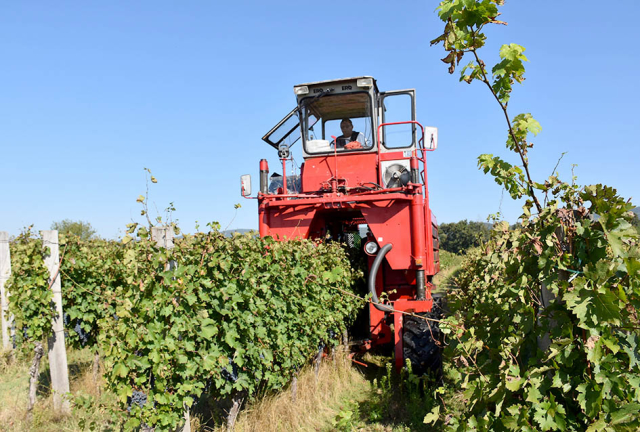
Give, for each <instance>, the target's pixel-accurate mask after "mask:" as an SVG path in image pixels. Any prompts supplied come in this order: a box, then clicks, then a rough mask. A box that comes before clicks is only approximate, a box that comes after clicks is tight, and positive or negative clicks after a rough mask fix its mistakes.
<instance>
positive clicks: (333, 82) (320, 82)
mask: <svg viewBox="0 0 640 432" xmlns="http://www.w3.org/2000/svg"><path fill="white" fill-rule="evenodd" d="M361 78H370V79H372V80H373V88H374V89H375V90H376V92H379V90H378V83H377V82H376V79H375V78H374V77H372V76H369V75H364V76H359V77H351V78H339V79H333V80H325V81H315V82H310V83H303V84H297V85H295V86H293V87H294V88H295V87H300V86H308V87H313V86H318V85H327V84H338V83H342V82H350V81H356V80H359V79H361Z"/></svg>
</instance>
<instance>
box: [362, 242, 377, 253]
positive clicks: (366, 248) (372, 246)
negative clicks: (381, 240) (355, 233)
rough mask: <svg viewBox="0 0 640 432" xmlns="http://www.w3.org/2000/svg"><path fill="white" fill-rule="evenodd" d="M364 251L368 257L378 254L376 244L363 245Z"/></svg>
mask: <svg viewBox="0 0 640 432" xmlns="http://www.w3.org/2000/svg"><path fill="white" fill-rule="evenodd" d="M364 251H365V252H366V253H368V254H369V255H375V253H376V252H378V243H376V242H374V241H370V242H368V243H367V244H365V245H364Z"/></svg>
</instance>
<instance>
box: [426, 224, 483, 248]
mask: <svg viewBox="0 0 640 432" xmlns="http://www.w3.org/2000/svg"><path fill="white" fill-rule="evenodd" d="M438 231H439V233H440V247H441V248H442V249H444V250H446V251H448V252H453V253H461V252H465V251H466V250H467V249H469V248H470V247H474V246H479V245H480V243H482V242H483V241H485V240H487V239H488V238H489V228H488V227H487V225H486V224H484V223H482V222H469V221H467V220H466V219H465V220H462V221H460V222H452V223H444V224H441V225H440V226H439V227H438Z"/></svg>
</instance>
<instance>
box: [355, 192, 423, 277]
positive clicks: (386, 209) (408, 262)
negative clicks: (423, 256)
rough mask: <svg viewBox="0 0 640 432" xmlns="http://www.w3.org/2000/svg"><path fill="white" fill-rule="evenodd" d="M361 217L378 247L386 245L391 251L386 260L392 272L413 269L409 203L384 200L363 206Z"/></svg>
mask: <svg viewBox="0 0 640 432" xmlns="http://www.w3.org/2000/svg"><path fill="white" fill-rule="evenodd" d="M361 211H362V215H363V216H364V218H365V219H366V220H367V224H368V225H369V229H371V232H372V233H373V235H374V237H375V238H376V240H377V241H378V244H379V245H380V247H382V246H384V245H386V244H387V243H392V244H393V249H391V251H390V252H389V253H388V254H387V256H386V259H387V262H388V263H389V265H390V266H391V268H392V269H394V270H404V269H409V268H415V266H414V263H413V259H412V258H411V235H410V233H409V231H410V227H411V214H410V202H409V201H396V200H384V201H378V202H371V203H369V204H368V205H363V206H362V208H361Z"/></svg>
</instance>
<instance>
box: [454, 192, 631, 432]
mask: <svg viewBox="0 0 640 432" xmlns="http://www.w3.org/2000/svg"><path fill="white" fill-rule="evenodd" d="M552 194H553V199H552V200H551V201H550V204H549V205H548V206H547V207H546V208H545V209H544V212H543V214H541V215H540V216H539V217H537V218H535V219H532V220H530V219H529V217H528V216H525V215H523V217H522V218H521V221H522V225H521V226H520V227H518V228H516V229H514V230H508V227H507V226H506V224H503V225H501V226H498V227H497V228H496V229H495V230H494V231H493V232H492V239H491V241H490V242H489V243H488V245H487V246H486V251H484V252H485V253H482V252H480V251H475V252H474V253H473V254H472V255H471V256H470V258H469V262H468V263H467V265H466V266H464V268H463V271H462V273H461V274H459V278H458V281H457V283H458V286H460V287H461V290H459V291H456V292H453V293H451V294H450V296H449V301H450V307H451V309H452V310H454V311H455V313H454V314H453V316H452V317H450V318H448V319H447V321H448V322H449V323H450V324H451V325H452V327H450V328H449V329H445V330H444V331H445V332H448V333H449V334H450V338H452V339H451V341H450V345H449V347H448V350H447V354H448V356H449V357H450V359H451V360H452V361H453V362H454V364H455V365H457V368H455V369H451V370H450V376H451V377H452V378H453V379H454V380H455V381H456V382H457V383H458V385H460V386H461V387H462V388H463V389H464V390H465V398H467V399H468V401H469V411H468V412H466V413H465V414H464V416H463V418H461V419H459V421H458V420H456V421H454V422H453V423H452V429H453V430H475V429H473V428H469V427H468V425H477V426H476V429H477V430H575V431H581V430H587V429H588V428H590V427H591V428H592V429H589V430H605V428H607V427H609V428H615V427H616V425H621V424H625V425H626V426H627V427H633V428H636V427H638V426H639V425H640V422H639V420H640V417H639V413H638V411H637V410H635V409H636V408H637V407H638V406H640V405H638V404H640V386H639V384H640V362H638V360H639V359H640V353H639V351H638V342H639V341H640V333H639V332H638V324H639V323H638V316H637V310H638V307H640V251H639V249H638V235H637V233H636V232H635V230H629V229H628V226H629V219H630V218H629V216H628V213H627V212H628V209H629V206H630V204H626V203H625V201H624V200H623V199H621V198H620V197H619V196H617V195H616V194H615V191H614V190H613V189H611V188H607V187H603V186H600V185H598V186H590V187H585V188H583V189H578V188H577V187H576V186H570V185H568V184H565V183H562V184H560V185H558V186H557V187H556V188H555V192H553V193H552ZM585 202H590V203H591V206H590V208H589V209H587V208H585V207H584V206H583V203H585ZM591 215H599V216H600V217H599V218H597V220H594V218H591V217H590V216H591ZM543 284H544V286H545V287H546V289H548V291H549V292H550V293H552V294H553V296H554V297H555V298H553V299H551V300H550V301H549V302H546V304H545V302H543V300H542V297H541V294H540V287H541V286H542V285H543ZM545 340H548V343H547V344H546V345H548V348H546V346H545V343H544V341H545ZM634 410H635V411H634ZM596 425H598V426H596ZM612 430H613V429H612Z"/></svg>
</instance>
